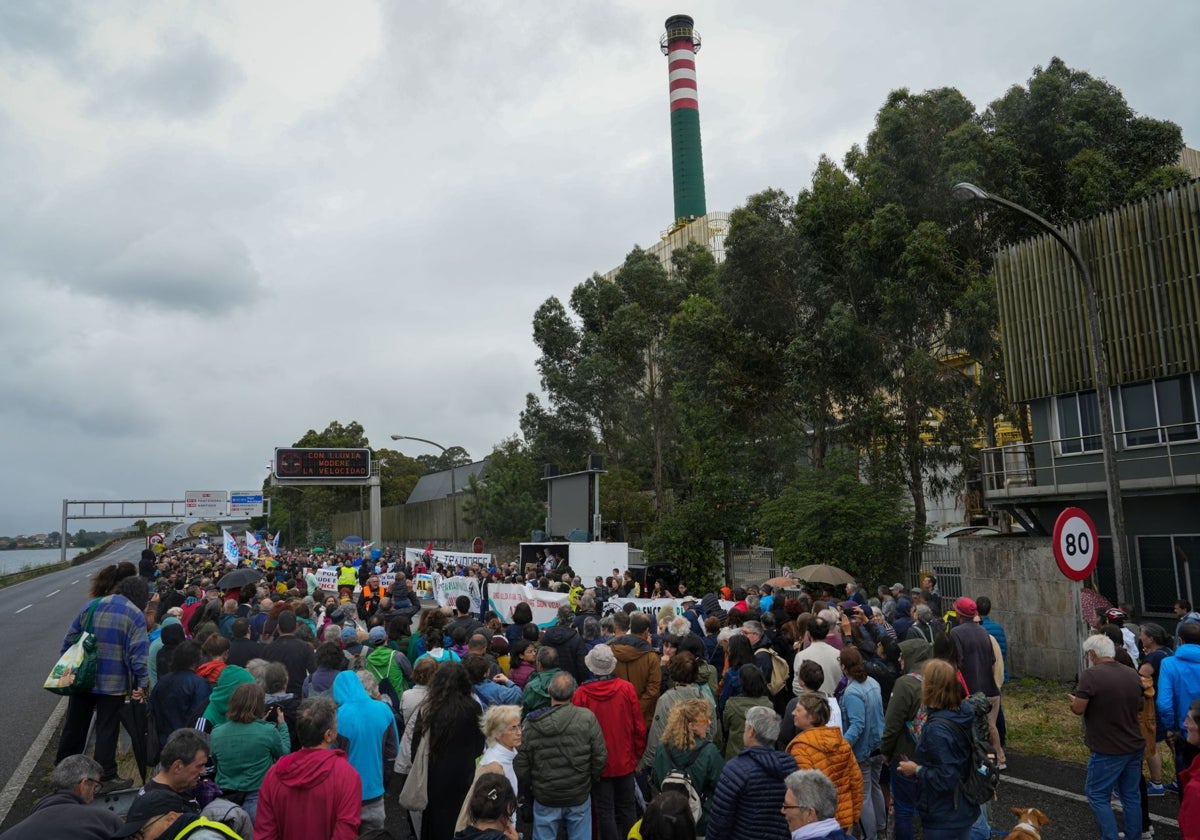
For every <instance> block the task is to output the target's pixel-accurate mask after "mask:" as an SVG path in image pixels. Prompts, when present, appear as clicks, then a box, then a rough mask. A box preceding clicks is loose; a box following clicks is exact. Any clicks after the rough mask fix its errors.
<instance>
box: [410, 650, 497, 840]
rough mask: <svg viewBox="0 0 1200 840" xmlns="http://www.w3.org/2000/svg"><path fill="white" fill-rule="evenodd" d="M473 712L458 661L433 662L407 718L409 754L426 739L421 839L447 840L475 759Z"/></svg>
mask: <svg viewBox="0 0 1200 840" xmlns="http://www.w3.org/2000/svg"><path fill="white" fill-rule="evenodd" d="M418 664H419V663H418ZM479 713H480V708H479V704H478V703H477V702H476V701H475V698H474V696H473V695H472V693H471V682H470V680H469V679H468V678H467V672H466V669H464V668H463V666H462V664H461V663H458V662H443V663H442V664H441V665H439V666H438V667H437V671H436V672H435V673H434V675H433V678H432V679H431V680H430V682H429V688H428V693H427V694H426V695H425V699H424V700H423V701H422V703H421V707H420V709H419V710H418V712H417V717H416V720H415V721H414V722H413V726H414V727H415V729H416V731H415V733H414V735H413V744H412V751H413V755H414V756H415V755H416V754H417V751H418V750H419V749H420V748H421V742H422V741H423V740H425V739H429V778H428V779H427V782H426V783H427V785H428V788H429V790H430V791H437V796H436V797H435V796H430V797H429V807H428V808H426V809H425V811H424V813H423V815H422V817H421V840H447V839H448V838H449V837H451V836H452V835H453V834H454V826H455V823H456V822H457V821H458V812H459V809H460V808H461V807H462V803H463V800H464V799H465V798H466V796H467V792H468V791H469V790H470V788H471V779H472V777H473V776H474V773H475V759H476V758H478V757H479V755H480V754H481V753H482V752H483V745H484V739H483V733H482V732H481V731H480V729H479Z"/></svg>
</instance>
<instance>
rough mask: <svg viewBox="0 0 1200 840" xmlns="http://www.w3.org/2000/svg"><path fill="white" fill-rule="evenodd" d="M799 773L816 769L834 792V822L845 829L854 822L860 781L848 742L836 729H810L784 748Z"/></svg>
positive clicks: (860, 801) (859, 805)
mask: <svg viewBox="0 0 1200 840" xmlns="http://www.w3.org/2000/svg"><path fill="white" fill-rule="evenodd" d="M787 751H788V753H789V754H790V755H791V757H792V758H794V759H796V766H797V767H798V768H799V769H801V770H820V771H821V772H822V773H824V774H825V775H826V776H828V777H829V780H830V781H831V782H833V784H834V787H836V788H837V792H838V805H837V814H836V816H837V821H838V825H840V826H841V827H842V828H844V829H847V830H849V829H850V828H851V827H852V826H853V825H854V823H856V822H858V818H859V815H860V814H862V807H863V780H862V773H861V772H860V771H859V769H858V762H857V761H855V760H854V750H852V749H851V748H850V742H849V741H847V740H846V739H845V738H844V737H842V730H841V729H839V728H837V727H836V726H814V727H813V728H812V729H807V730H805V731H804V732H801V733H800V734H799V735H797V736H796V737H795V738H793V739H792V740H791V742H789V743H788V745H787Z"/></svg>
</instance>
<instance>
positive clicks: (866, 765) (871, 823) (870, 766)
mask: <svg viewBox="0 0 1200 840" xmlns="http://www.w3.org/2000/svg"><path fill="white" fill-rule="evenodd" d="M882 769H883V756H881V755H877V756H875V757H874V758H868V759H867V760H866V761H863V762H860V763H859V765H858V770H859V772H860V773H862V780H863V808H862V818H861V819H862V824H863V837H865V838H867V840H875V835H876V833H877V832H879V831H882V830H883V829H885V828H887V809H886V808H884V806H883V789H882V788H881V787H879V771H880V770H882ZM880 815H882V816H883V822H882V823H880V822H879V818H880Z"/></svg>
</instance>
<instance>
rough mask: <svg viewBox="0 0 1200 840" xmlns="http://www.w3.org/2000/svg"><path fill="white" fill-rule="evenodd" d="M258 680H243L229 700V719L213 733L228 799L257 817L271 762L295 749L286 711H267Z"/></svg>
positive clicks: (219, 780)
mask: <svg viewBox="0 0 1200 840" xmlns="http://www.w3.org/2000/svg"><path fill="white" fill-rule="evenodd" d="M264 697H265V694H264V692H263V689H262V686H260V685H258V683H243V684H242V685H239V686H238V687H237V688H236V689H235V690H234V692H233V696H232V697H231V698H230V701H229V711H228V715H227V720H226V722H225V723H223V724H221V725H220V726H218V727H217V728H215V729H214V730H213V732H212V737H211V744H212V752H213V755H214V756H215V757H216V759H217V784H218V785H220V787H221V795H222V797H224V798H225V799H228V800H230V801H231V802H234V803H235V804H237V805H240V806H241V807H242V809H243V810H245V812H246V813H247V814H248V815H249V816H250V819H251V820H253V819H254V816H255V814H256V812H257V809H258V791H259V788H261V787H262V782H263V777H265V776H266V774H267V771H268V770H270V769H271V765H272V764H274V763H275V762H276V761H278V760H279V759H280V758H282V757H283V756H285V755H287V754H288V752H290V751H291V735H290V733H289V732H288V725H287V723H286V722H285V721H284V718H283V710H282V709H280V708H279V707H278V706H276V707H275V709H274V710H273V713H272V714H271V715H268V714H267V710H266V705H265V703H264V702H263V698H264Z"/></svg>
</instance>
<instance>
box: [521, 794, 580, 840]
mask: <svg viewBox="0 0 1200 840" xmlns="http://www.w3.org/2000/svg"><path fill="white" fill-rule="evenodd" d="M560 824H565V825H566V828H567V840H592V798H591V797H590V796H589V797H588V798H587V799H585V800H584V801H583V803H582V804H580V805H567V806H565V807H562V808H551V807H549V806H548V805H543V804H542V803H541V802H538V801H537V800H536V799H535V800H534V801H533V840H555V838H556V837H558V827H559V825H560Z"/></svg>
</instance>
